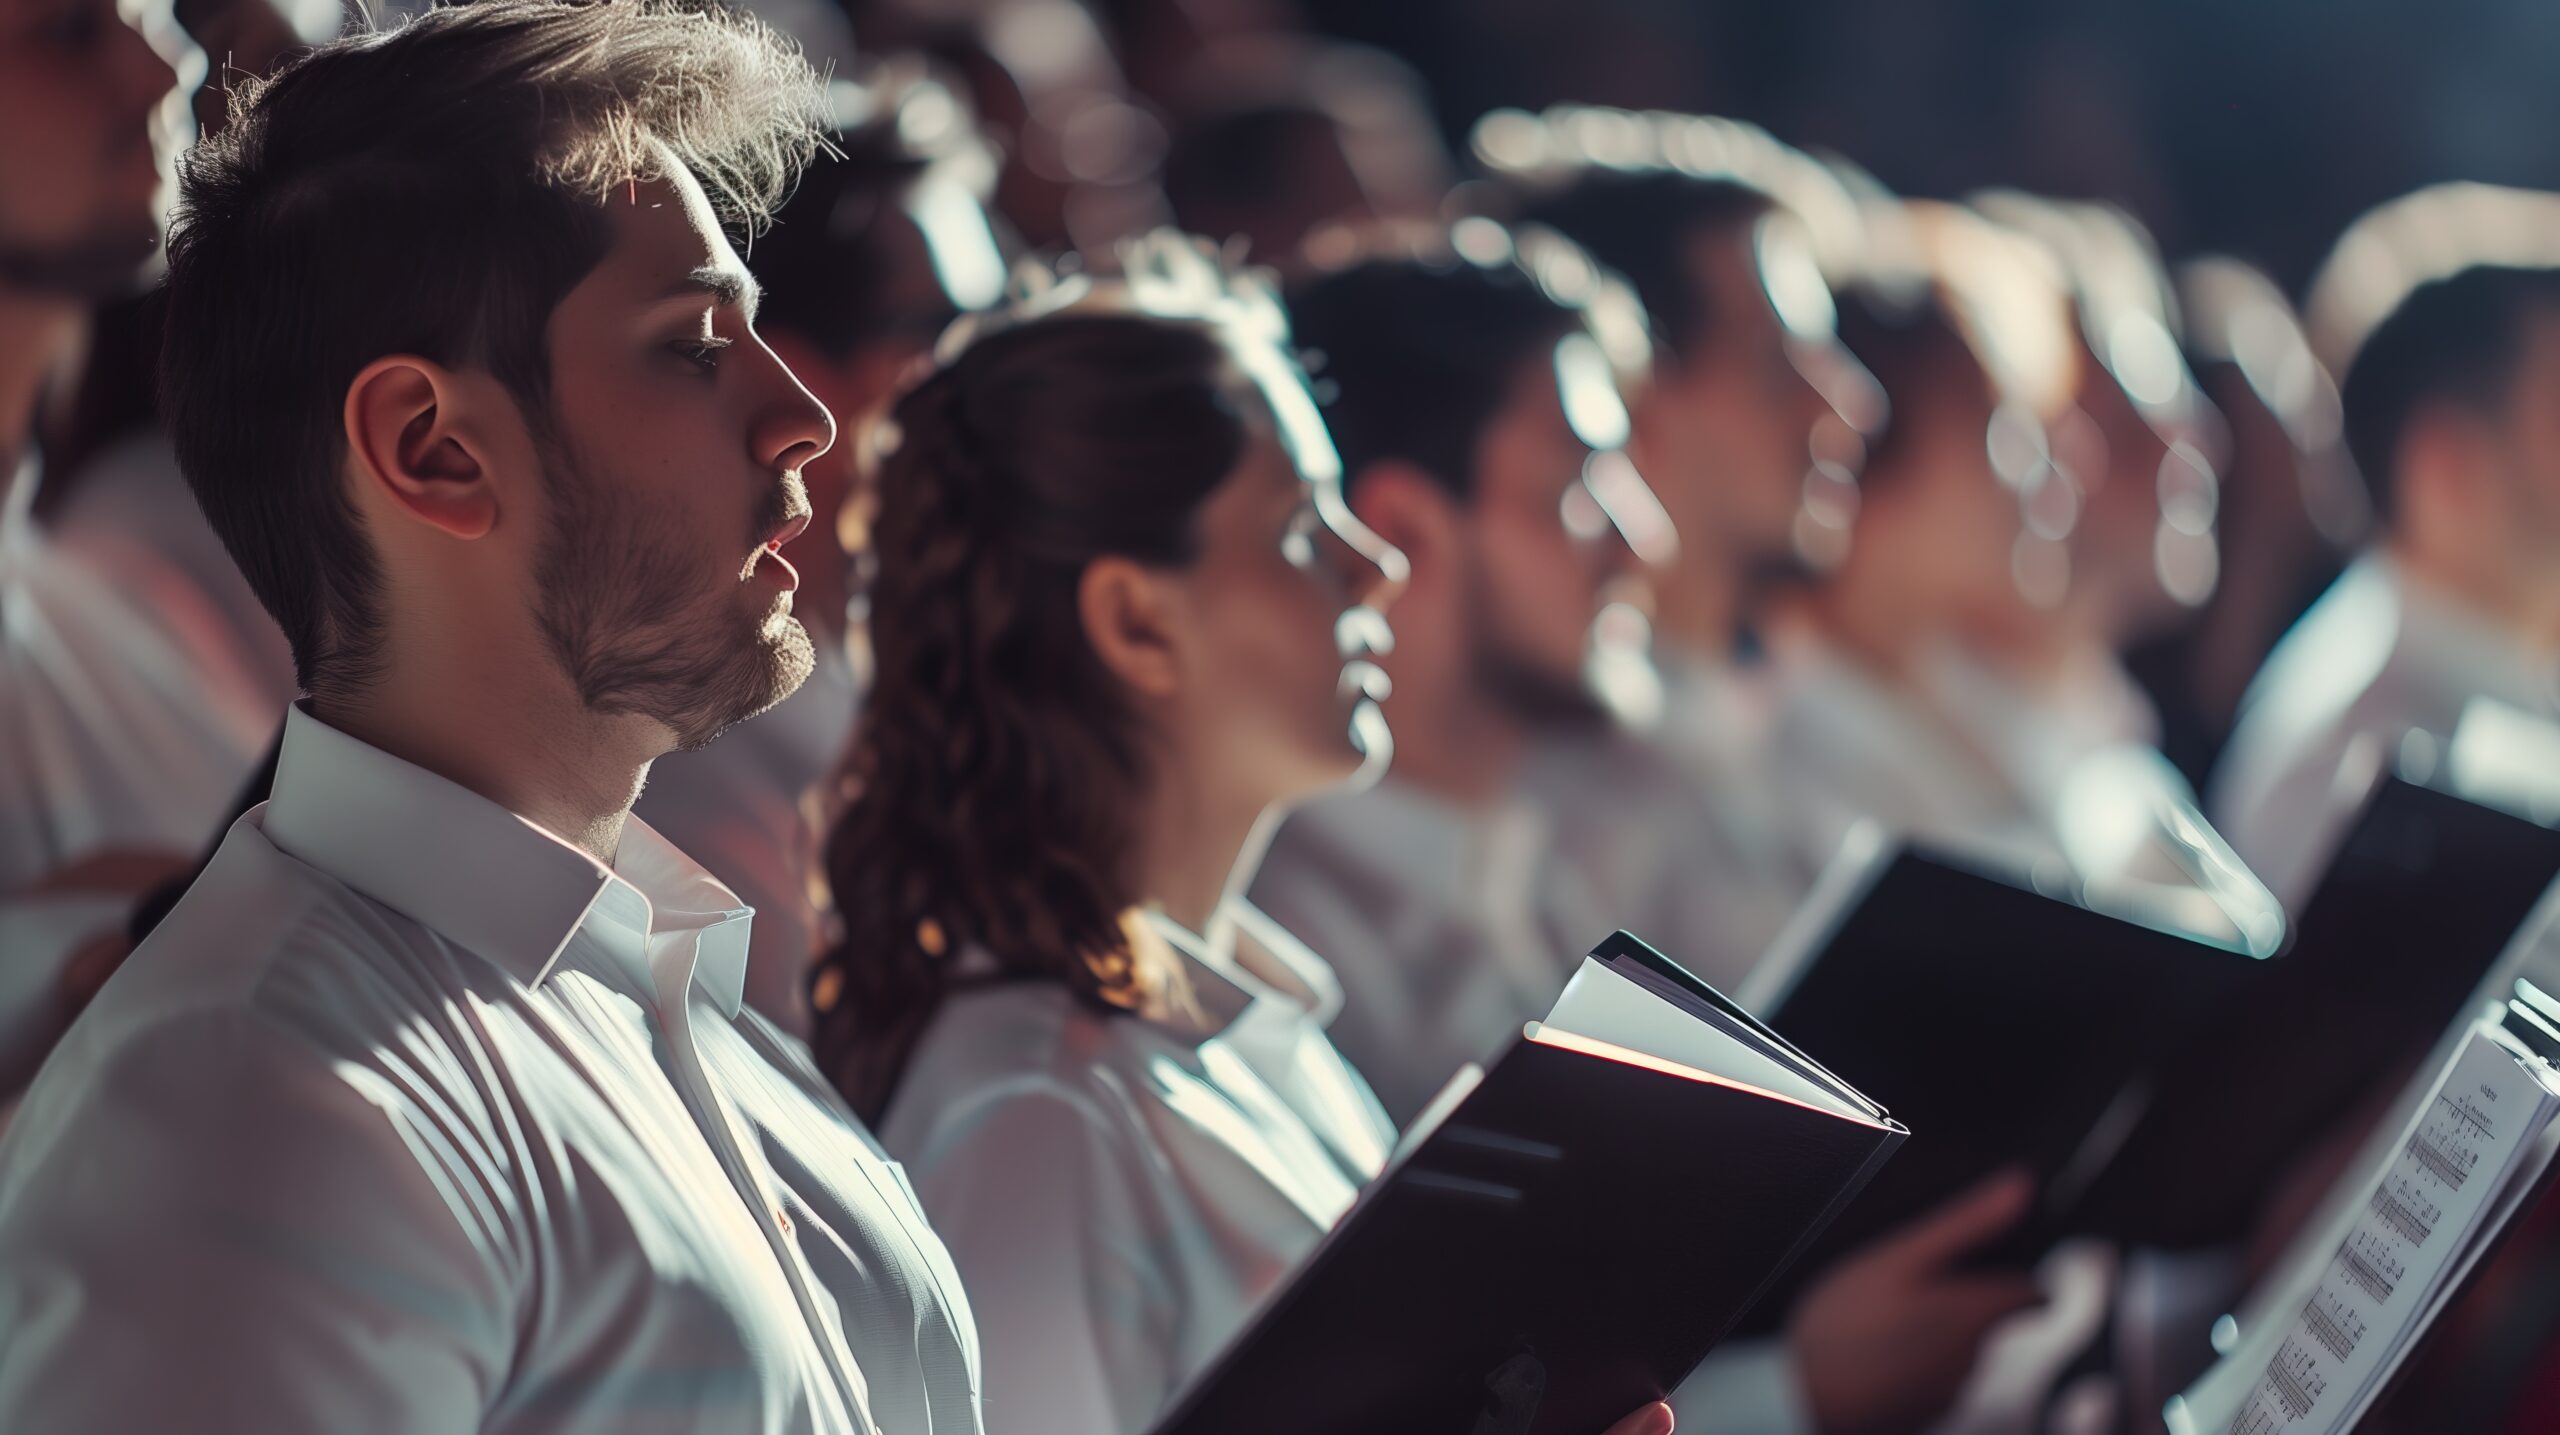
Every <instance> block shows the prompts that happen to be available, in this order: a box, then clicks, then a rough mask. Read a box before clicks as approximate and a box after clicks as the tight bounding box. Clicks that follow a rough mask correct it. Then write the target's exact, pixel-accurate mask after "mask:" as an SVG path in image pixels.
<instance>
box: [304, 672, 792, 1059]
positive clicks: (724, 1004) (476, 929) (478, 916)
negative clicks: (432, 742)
mask: <svg viewBox="0 0 2560 1435" xmlns="http://www.w3.org/2000/svg"><path fill="white" fill-rule="evenodd" d="M260 825H261V827H262V828H263V830H264V831H265V833H266V836H267V839H268V840H269V841H270V842H273V843H274V844H275V845H276V847H277V848H278V850H280V851H282V852H284V853H285V854H286V855H288V856H291V857H293V858H295V859H297V860H299V861H302V862H304V863H307V864H308V865H310V866H312V867H315V868H317V869H319V870H320V871H322V872H325V873H327V874H328V875H330V876H331V877H334V878H336V879H337V880H339V881H341V882H344V883H345V884H346V885H348V886H349V887H352V888H354V889H355V890H356V891H358V892H361V893H363V894H364V895H365V896H367V897H370V898H372V899H373V900H375V901H377V902H380V903H381V904H383V905H384V906H386V907H389V908H391V909H392V910H394V911H396V912H399V913H401V914H402V915H404V916H406V917H408V918H410V919H411V920H413V921H415V922H417V923H419V924H420V925H422V926H425V927H427V928H428V929H430V930H432V931H434V932H436V933H438V934H439V935H442V936H444V937H446V938H448V939H449V940H451V941H453V942H456V943H458V944H460V945H462V946H465V947H468V948H470V949H471V950H472V951H474V952H477V953H479V954H480V955H481V956H482V957H485V958H487V959H488V960H489V961H491V962H493V963H495V964H496V965H497V966H499V967H500V968H502V969H503V970H505V971H506V972H508V973H509V974H510V975H512V976H514V977H515V978H516V979H517V980H519V981H521V982H523V983H524V984H525V985H527V986H540V985H541V984H542V983H543V982H544V981H545V980H547V979H548V978H549V977H550V975H551V973H552V972H553V971H554V970H555V969H556V968H557V966H558V964H559V960H560V954H561V953H562V952H563V951H564V950H566V949H567V947H568V945H569V942H570V939H571V938H573V937H575V936H577V935H578V934H579V933H580V932H581V931H585V932H587V933H588V934H589V935H590V936H591V937H592V938H594V940H595V941H596V942H597V943H598V944H599V945H601V946H602V947H603V948H604V949H605V950H606V951H607V952H608V953H609V954H610V955H611V956H612V957H613V958H614V959H615V960H617V961H618V962H620V963H622V964H623V965H624V966H625V967H626V968H627V969H630V970H632V972H633V975H635V976H636V977H638V978H639V979H640V980H641V981H642V985H643V989H644V990H648V991H652V992H655V993H658V994H659V997H660V1000H662V1001H663V1000H664V999H665V997H666V995H667V990H666V988H667V983H665V982H664V981H662V980H661V978H662V977H664V976H668V975H681V976H682V977H683V978H684V979H685V980H689V981H690V982H692V983H694V984H697V985H700V986H701V987H702V988H703V991H704V994H705V995H706V996H708V997H710V998H711V1000H712V1001H713V1002H714V1003H715V1004H716V1005H718V1006H719V1008H720V1009H721V1011H722V1012H723V1013H724V1014H726V1015H729V1016H735V1015H737V1012H738V1008H739V1005H740V1001H741V998H742V996H743V993H744V990H745V982H746V954H747V933H748V919H749V918H750V917H752V916H753V915H754V914H753V912H752V911H750V910H749V909H747V908H746V907H745V906H743V905H742V904H741V903H740V902H739V901H738V898H737V895H736V894H735V893H733V892H731V891H730V890H729V889H728V888H726V887H724V886H722V885H721V884H720V883H719V881H718V880H716V879H715V878H713V877H712V876H711V874H710V873H708V872H705V871H703V870H702V868H701V867H700V866H698V865H697V864H695V863H694V862H693V861H692V860H691V859H689V858H687V857H686V856H685V855H684V854H683V853H682V852H679V851H677V850H676V849H675V847H674V846H672V845H671V844H669V843H668V842H667V841H666V839H665V838H662V837H660V836H659V835H658V834H657V833H656V832H654V831H652V830H650V828H649V826H648V824H646V823H644V822H642V821H640V820H639V819H638V818H636V817H634V818H630V819H627V820H626V822H625V823H624V827H623V834H622V847H621V851H620V852H619V854H618V860H617V862H616V864H615V866H614V867H612V868H607V867H606V866H605V865H604V864H603V863H601V862H598V861H596V860H595V859H594V858H593V857H590V856H588V855H587V854H586V853H584V852H582V851H580V850H578V849H577V848H575V847H572V846H570V845H569V844H568V843H566V842H563V841H561V840H560V839H559V838H558V837H556V836H553V835H552V834H551V833H550V832H548V831H545V830H544V829H543V828H541V827H539V826H536V825H535V824H534V823H532V822H529V821H526V820H525V819H524V818H522V817H519V816H517V815H516V814H514V813H512V812H509V811H507V810H506V809H505V808H503V807H500V806H499V805H497V804H496V803H494V802H491V801H489V800H488V799H487V798H485V797H482V796H480V795H479V794H477V793H474V792H472V791H470V790H468V789H466V788H464V787H462V786H460V785H459V784H457V783H454V782H451V781H449V780H447V779H445V778H442V777H438V776H437V775H435V774H434V773H431V772H428V771H427V770H426V769H424V768H421V767H418V766H417V765H415V764H413V763H409V762H405V761H403V760H401V759H399V758H397V757H394V756H392V755H391V754H389V753H387V752H384V751H382V750H381V749H380V748H377V747H374V746H372V745H371V744H368V743H365V742H363V741H361V740H359V739H357V738H354V737H351V736H349V735H347V734H346V733H343V732H340V731H339V730H338V729H336V728H333V727H331V726H329V725H328V724H327V723H325V722H323V721H321V720H320V719H318V718H316V717H313V716H312V715H311V714H310V713H309V712H308V711H306V710H305V709H304V707H303V705H302V704H300V703H296V704H294V705H293V706H292V707H291V708H290V709H288V710H287V712H286V714H285V727H284V744H283V750H282V752H281V753H280V754H279V755H278V757H277V760H276V777H275V787H274V794H273V796H271V797H270V798H269V799H268V801H267V804H266V807H265V810H264V812H263V813H262V814H261V817H260ZM676 990H678V991H681V990H682V987H681V985H678V986H677V988H676Z"/></svg>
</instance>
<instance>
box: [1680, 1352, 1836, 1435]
mask: <svg viewBox="0 0 2560 1435" xmlns="http://www.w3.org/2000/svg"><path fill="white" fill-rule="evenodd" d="M1671 1413H1672V1415H1673V1416H1674V1417H1675V1423H1676V1424H1677V1426H1678V1429H1679V1435H1813V1411H1812V1409H1811V1408H1810V1406H1809V1405H1808V1403H1807V1402H1806V1400H1805V1394H1804V1386H1803V1385H1802V1384H1801V1383H1800V1382H1799V1381H1798V1380H1797V1378H1796V1361H1795V1354H1794V1352H1792V1351H1790V1350H1788V1349H1787V1345H1786V1342H1785V1341H1783V1340H1774V1339H1767V1340H1744V1341H1736V1342H1734V1343H1733V1344H1731V1345H1726V1346H1719V1347H1718V1348H1717V1349H1716V1350H1715V1351H1713V1352H1712V1353H1710V1354H1709V1355H1708V1356H1707V1358H1706V1361H1705V1363H1704V1364H1702V1365H1700V1366H1699V1367H1698V1368H1697V1369H1696V1370H1695V1371H1693V1372H1691V1373H1690V1376H1689V1378H1688V1379H1687V1380H1684V1381H1682V1382H1681V1383H1680V1388H1679V1389H1677V1390H1675V1391H1672V1392H1671Z"/></svg>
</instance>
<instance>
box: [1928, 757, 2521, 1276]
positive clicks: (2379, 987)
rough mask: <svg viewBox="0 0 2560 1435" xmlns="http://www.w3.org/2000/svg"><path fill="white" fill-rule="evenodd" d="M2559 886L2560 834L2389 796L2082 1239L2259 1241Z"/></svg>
mask: <svg viewBox="0 0 2560 1435" xmlns="http://www.w3.org/2000/svg"><path fill="white" fill-rule="evenodd" d="M2555 878H2560V831H2554V830H2552V829H2551V828H2548V827H2544V826H2542V825H2540V824H2538V823H2535V822H2531V821H2528V820H2526V819H2525V818H2523V817H2519V816H2516V815H2513V814H2511V813H2508V812H2504V811H2500V810H2497V809H2495V808H2491V807H2485V806H2481V805H2479V804H2477V803H2473V802H2469V801H2465V800H2464V799H2462V798H2460V797H2456V796H2453V795H2452V794H2450V793H2446V792H2441V791H2438V790H2436V789H2434V788H2432V787H2426V786H2422V785H2419V784H2417V783H2413V782H2409V781H2405V780H2402V779H2400V778H2396V777H2394V778H2386V779H2384V780H2383V781H2381V782H2380V783H2379V784H2378V785H2377V786H2376V787H2375V789H2374V791H2373V792H2372V793H2371V795H2370V796H2369V797H2368V798H2367V799H2366V802H2365V805H2364V808H2363V810H2362V812H2361V813H2360V814H2359V815H2358V817H2357V819H2356V822H2355V824H2354V825H2353V826H2352V827H2351V828H2350V829H2349V830H2348V832H2347V834H2346V837H2345V839H2344V840H2343V841H2342V842H2341V843H2340V844H2339V846H2338V848H2337V851H2336V853H2335V855H2334V856H2333V857H2332V858H2331V860H2330V864H2329V867H2328V870H2327V872H2326V874H2325V875H2324V876H2322V878H2321V879H2320V883H2319V886H2318V887H2317V888H2315V889H2314V890H2313V892H2312V894H2311V897H2310V898H2309V900H2307V901H2306V902H2305V903H2304V904H2303V907H2302V911H2301V913H2300V914H2299V917H2298V918H2297V920H2296V921H2295V923H2294V928H2293V938H2292V942H2291V944H2290V945H2289V946H2288V947H2287V949H2286V950H2285V951H2284V952H2283V953H2282V954H2281V955H2280V956H2278V957H2277V958H2276V959H2275V960H2273V961H2271V962H2268V963H2266V964H2265V969H2264V970H2263V971H2261V972H2258V973H2255V974H2254V976H2255V977H2256V980H2254V981H2252V982H2251V983H2250V985H2249V988H2248V990H2247V991H2246V992H2245V993H2242V994H2241V995H2240V997H2239V999H2236V1000H2233V1001H2230V1002H2227V1003H2224V1004H2222V1005H2221V1006H2220V1007H2218V1008H2217V1009H2216V1010H2215V1011H2214V1013H2213V1014H2212V1017H2211V1019H2210V1020H2209V1021H2208V1022H2207V1023H2206V1024H2205V1025H2204V1026H2202V1027H2201V1028H2200V1029H2198V1030H2197V1031H2196V1032H2194V1033H2193V1034H2192V1036H2191V1037H2190V1039H2189V1040H2188V1041H2187V1042H2185V1043H2184V1045H2183V1046H2182V1048H2181V1049H2180V1050H2179V1051H2178V1052H2177V1053H2176V1055H2175V1056H2174V1058H2173V1059H2172V1060H2171V1062H2170V1063H2169V1064H2168V1066H2167V1068H2166V1069H2165V1070H2164V1071H2163V1072H2162V1074H2161V1079H2160V1081H2159V1082H2158V1085H2157V1089H2156V1090H2155V1091H2153V1092H2152V1093H2151V1094H2150V1097H2149V1100H2148V1102H2147V1108H2146V1111H2145V1113H2144V1118H2145V1119H2144V1120H2143V1121H2142V1122H2141V1124H2140V1125H2139V1127H2137V1128H2136V1129H2134V1130H2133V1131H2132V1132H2131V1133H2130V1134H2129V1136H2128V1137H2127V1139H2126V1141H2125V1143H2124V1146H2123V1148H2122V1149H2121V1150H2120V1151H2118V1152H2116V1153H2115V1154H2114V1157H2113V1159H2112V1161H2111V1162H2110V1164H2109V1167H2108V1170H2107V1171H2106V1174H2105V1175H2104V1177H2103V1178H2102V1179H2100V1180H2099V1181H2098V1182H2097V1183H2096V1184H2095V1186H2094V1187H2093V1188H2092V1189H2091V1190H2089V1191H2088V1192H2087V1193H2086V1194H2085V1195H2084V1196H2082V1197H2081V1198H2080V1200H2079V1203H2078V1206H2079V1209H2078V1211H2077V1213H2076V1224H2077V1225H2079V1226H2080V1227H2081V1228H2083V1229H2088V1230H2092V1231H2096V1232H2099V1233H2101V1234H2106V1235H2112V1236H2115V1237H2118V1238H2120V1239H2125V1240H2135V1241H2141V1242H2144V1243H2146V1244H2150V1245H2156V1246H2163V1247H2168V1248H2172V1249H2176V1248H2188V1247H2197V1246H2205V1245H2214V1244H2221V1243H2226V1242H2232V1241H2238V1240H2242V1239H2244V1238H2247V1237H2249V1236H2251V1235H2253V1234H2263V1233H2261V1232H2256V1231H2255V1229H2254V1227H2255V1224H2256V1221H2257V1218H2258V1215H2259V1212H2260V1209H2261V1207H2262V1205H2263V1203H2264V1202H2265V1201H2266V1199H2267V1198H2268V1196H2269V1194H2270V1193H2271V1192H2272V1191H2273V1190H2274V1189H2275V1188H2276V1186H2277V1185H2278V1184H2279V1183H2280V1182H2282V1181H2283V1180H2284V1179H2285V1178H2286V1177H2288V1176H2289V1175H2291V1174H2292V1173H2293V1171H2294V1170H2295V1168H2296V1166H2297V1164H2298V1163H2300V1162H2301V1161H2302V1160H2303V1159H2304V1158H2305V1157H2306V1156H2307V1155H2308V1154H2309V1153H2310V1152H2311V1150H2312V1148H2313V1147H2314V1146H2315V1145H2317V1144H2319V1143H2321V1142H2324V1141H2327V1140H2331V1139H2333V1138H2340V1137H2342V1136H2343V1135H2345V1134H2346V1133H2344V1132H2343V1130H2342V1123H2348V1122H2352V1121H2353V1120H2355V1119H2356V1118H2357V1117H2358V1115H2359V1114H2360V1113H2364V1114H2367V1115H2371V1114H2378V1113H2376V1112H2374V1111H2373V1108H2374V1107H2375V1106H2376V1105H2377V1104H2378V1103H2379V1102H2380V1101H2381V1100H2382V1099H2383V1098H2385V1097H2387V1096H2388V1095H2389V1094H2390V1093H2392V1092H2394V1091H2397V1090H2398V1089H2399V1088H2400V1086H2401V1084H2402V1083H2403V1082H2404V1081H2405V1080H2406V1079H2407V1077H2408V1076H2409V1074H2410V1072H2411V1071H2412V1070H2413V1069H2414V1068H2415V1067H2416V1066H2417V1065H2418V1064H2419V1063H2420V1062H2422V1061H2423V1060H2424V1059H2425V1058H2426V1056H2427V1053H2428V1051H2429V1049H2430V1048H2431V1047H2432V1046H2433V1045H2434V1044H2435V1041H2436V1038H2437V1037H2438V1035H2439V1034H2440V1033H2442V1032H2443V1031H2444V1030H2445V1028H2446V1027H2448V1026H2450V1025H2452V1024H2453V1023H2454V1022H2455V1021H2456V1020H2457V1019H2458V1018H2459V1017H2460V1016H2461V1015H2462V1013H2463V1012H2464V1011H2465V1010H2466V1009H2467V1008H2468V1007H2469V1005H2470V1004H2471V1003H2473V1002H2475V1001H2476V1000H2479V999H2480V994H2481V993H2482V991H2483V988H2484V984H2486V983H2487V982H2488V980H2489V978H2490V974H2491V968H2492V966H2493V965H2494V964H2495V963H2496V961H2497V959H2498V956H2499V953H2501V952H2502V951H2504V950H2506V948H2507V944H2508V941H2509V939H2510V938H2512V937H2513V936H2514V935H2515V934H2516V932H2517V930H2518V929H2520V928H2521V927H2523V925H2524V924H2525V920H2526V918H2528V917H2529V916H2531V915H2532V913H2533V910H2534V906H2535V904H2536V903H2537V902H2538V901H2540V900H2541V898H2542V896H2543V893H2544V892H2545V890H2546V889H2548V888H2549V887H2550V886H2551V884H2552V882H2553V880H2554V879H2555ZM1883 1089H1888V1090H1889V1089H1890V1088H1883ZM1896 1104H1897V1106H1899V1105H1900V1104H1901V1101H1900V1098H1899V1096H1897V1097H1896Z"/></svg>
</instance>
